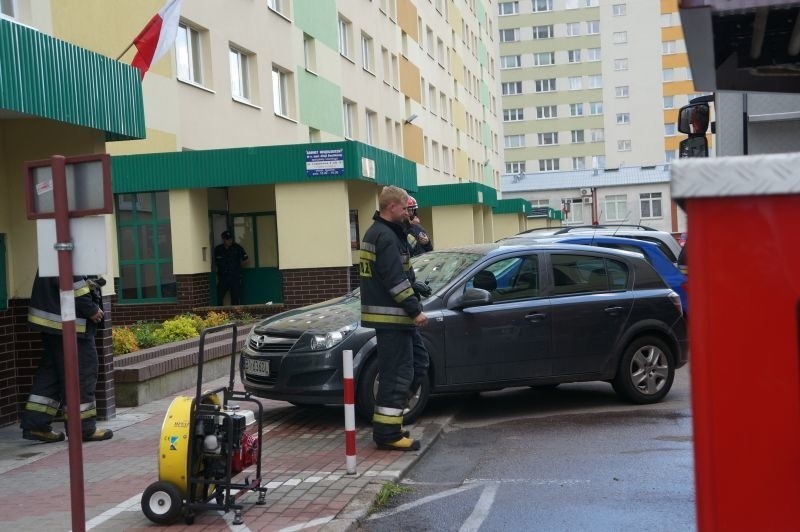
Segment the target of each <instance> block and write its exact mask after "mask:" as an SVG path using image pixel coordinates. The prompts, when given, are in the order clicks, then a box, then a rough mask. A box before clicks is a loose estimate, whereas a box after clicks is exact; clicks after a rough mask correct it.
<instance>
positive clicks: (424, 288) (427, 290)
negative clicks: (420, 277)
mask: <svg viewBox="0 0 800 532" xmlns="http://www.w3.org/2000/svg"><path fill="white" fill-rule="evenodd" d="M411 286H412V288H413V289H414V291H415V292H416V293H417V294H419V296H420V297H428V296H429V295H431V287H430V286H428V285H426V284H425V283H423V282H422V281H414V284H413V285H411Z"/></svg>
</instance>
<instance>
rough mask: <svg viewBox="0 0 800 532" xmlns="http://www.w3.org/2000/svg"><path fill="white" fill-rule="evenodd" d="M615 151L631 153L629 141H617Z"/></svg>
mask: <svg viewBox="0 0 800 532" xmlns="http://www.w3.org/2000/svg"><path fill="white" fill-rule="evenodd" d="M617 151H631V141H630V139H623V140H618V141H617Z"/></svg>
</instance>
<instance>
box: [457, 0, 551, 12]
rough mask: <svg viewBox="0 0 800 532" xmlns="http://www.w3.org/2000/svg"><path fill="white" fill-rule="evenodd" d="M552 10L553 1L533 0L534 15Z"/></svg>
mask: <svg viewBox="0 0 800 532" xmlns="http://www.w3.org/2000/svg"><path fill="white" fill-rule="evenodd" d="M473 3H474V2H473ZM552 10H553V0H533V12H534V13H541V12H542V11H552Z"/></svg>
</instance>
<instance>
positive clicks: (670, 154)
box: [664, 150, 675, 162]
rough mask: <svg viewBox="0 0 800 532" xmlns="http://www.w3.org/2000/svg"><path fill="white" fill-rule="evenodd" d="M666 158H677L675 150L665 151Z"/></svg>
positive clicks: (671, 159)
mask: <svg viewBox="0 0 800 532" xmlns="http://www.w3.org/2000/svg"><path fill="white" fill-rule="evenodd" d="M664 160H665V161H667V162H671V161H674V160H675V150H666V151H665V152H664Z"/></svg>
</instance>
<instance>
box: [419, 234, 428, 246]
mask: <svg viewBox="0 0 800 532" xmlns="http://www.w3.org/2000/svg"><path fill="white" fill-rule="evenodd" d="M417 240H419V243H420V244H422V245H423V246H427V245H428V243H429V242H430V241H431V239H430V238H428V235H426V234H425V233H420V234H419V236H418V237H417Z"/></svg>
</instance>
